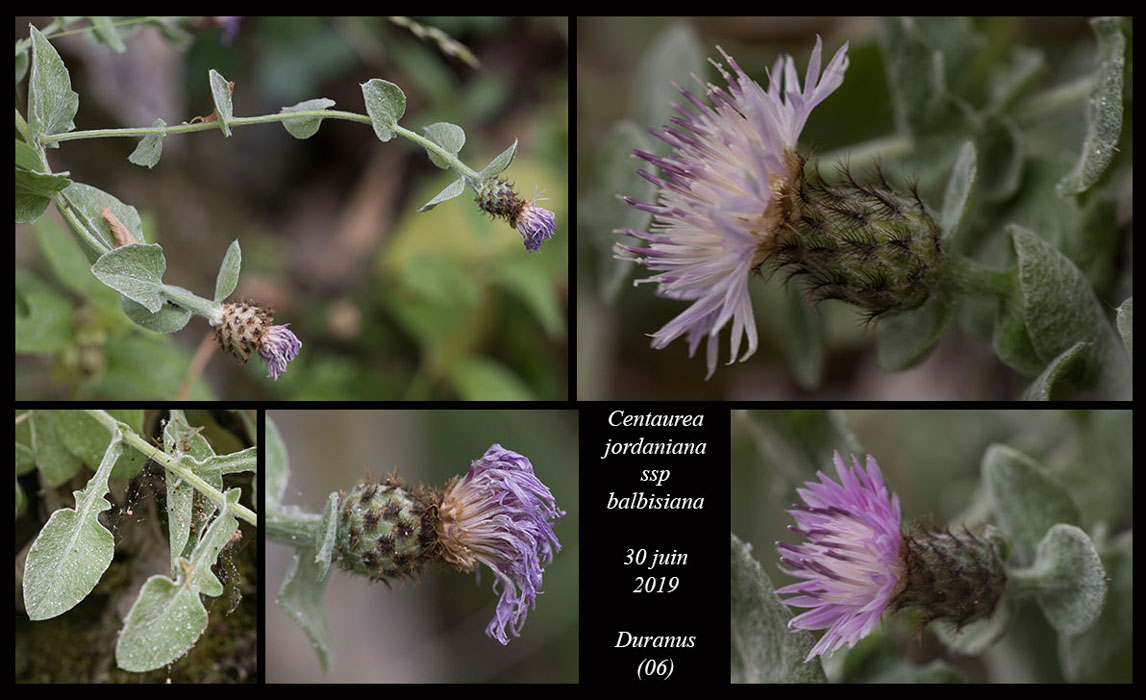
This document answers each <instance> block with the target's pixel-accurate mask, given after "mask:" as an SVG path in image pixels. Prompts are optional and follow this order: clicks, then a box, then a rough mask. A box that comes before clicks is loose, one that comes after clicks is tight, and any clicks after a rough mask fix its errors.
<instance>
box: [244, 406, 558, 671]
mask: <svg viewBox="0 0 1146 700" xmlns="http://www.w3.org/2000/svg"><path fill="white" fill-rule="evenodd" d="M267 416H268V418H269V419H270V420H273V421H274V422H275V424H276V425H277V426H278V429H279V432H280V434H281V435H282V438H283V441H284V442H285V444H286V448H287V452H288V455H289V457H290V468H291V476H290V481H289V483H288V485H287V490H286V494H285V496H284V499H283V500H284V503H286V504H294V505H298V506H299V507H301V508H303V509H304V510H307V511H310V512H321V510H322V507H323V504H324V503H325V501H326V496H327V495H328V494H329V493H330V492H331V491H337V490H340V489H342V490H349V489H350V488H352V487H353V486H354V485H355V484H357V483H359V482H360V481H361V480H362V479H363V477H364V476H365V474H366V471H367V470H369V472H370V474H371V475H372V476H373V477H374V478H375V479H382V478H384V477H385V476H386V475H387V474H389V473H390V472H392V471H394V470H397V471H398V473H399V474H400V475H401V476H402V477H403V478H404V479H406V480H407V481H408V482H410V483H411V484H414V485H416V484H418V483H419V482H421V483H424V484H426V485H427V486H433V487H440V486H442V485H443V484H445V483H446V481H448V480H449V479H450V478H452V477H454V476H459V475H462V474H464V473H465V472H466V471H467V470H468V469H469V465H470V462H471V461H473V460H475V459H478V458H479V457H481V456H482V454H484V453H485V451H486V450H487V449H488V448H489V446H490V445H491V444H493V443H495V442H496V443H500V444H501V445H502V447H505V448H507V449H511V450H513V451H515V452H518V453H520V454H523V455H525V456H526V457H528V458H529V460H530V462H531V463H532V464H533V468H534V472H535V473H536V475H537V477H538V478H539V479H541V481H542V482H543V483H545V485H546V486H548V487H549V489H550V490H551V491H552V492H553V495H554V498H555V499H556V502H557V506H558V507H559V508H561V509H562V510H564V511H565V512H566V515H565V517H564V518H562V519H561V520H560V521H559V522H558V523H557V525H556V526H555V527H554V531H555V532H556V534H557V537H558V539H559V540H560V542H561V547H562V549H561V551H560V552H559V553H557V554H556V555H555V556H554V559H553V563H552V564H551V565H550V566H548V567H546V570H545V575H544V579H545V580H544V586H543V589H542V590H543V593H542V594H541V595H539V596H538V597H537V602H536V608H535V609H534V610H531V611H530V613H529V617H528V618H527V619H526V622H525V626H524V628H523V630H522V636H521V637H518V638H511V640H510V643H509V644H508V645H507V646H502V645H501V644H499V643H498V642H496V641H494V640H492V639H490V638H488V637H486V636H485V628H486V625H488V624H489V621H490V619H492V617H493V613H494V609H495V607H496V604H497V596H496V595H495V594H494V593H493V591H492V590H491V587H492V586H493V581H494V578H493V576H492V575H491V574H490V572H489V571H488V570H485V571H482V573H481V579H480V583H476V582H475V579H474V576H472V575H468V574H463V573H456V572H451V571H447V572H443V573H429V574H426V575H425V576H423V577H422V580H421V583H418V584H414V583H409V582H408V583H404V584H394V585H393V590H387V588H386V586H384V585H383V584H380V583H371V582H370V581H369V580H368V579H366V578H364V577H360V576H353V575H350V574H346V573H343V572H341V571H338V572H335V573H334V575H333V576H332V577H331V579H330V582H329V584H328V586H327V590H326V611H327V617H328V620H329V623H330V631H331V636H332V639H333V647H334V663H333V666H332V668H331V671H330V673H329V674H326V675H324V674H323V673H322V670H321V667H320V666H319V662H318V657H317V655H316V654H315V652H314V649H313V648H312V647H311V645H310V641H309V640H308V638H307V637H306V635H305V634H304V633H303V632H302V630H301V629H300V628H299V627H298V626H297V625H295V623H294V622H293V621H292V620H291V619H290V618H289V617H288V616H287V615H286V613H284V612H283V611H282V609H280V608H279V607H278V606H277V605H275V603H274V599H275V592H276V591H278V589H279V587H280V586H281V585H282V579H283V574H284V573H285V572H286V569H287V566H288V565H289V563H290V559H291V556H293V550H292V549H291V548H290V547H287V546H283V545H279V544H277V543H273V542H271V543H268V544H267V553H266V566H267V569H266V570H267V578H266V582H267V584H266V585H267V587H268V588H267V596H266V618H265V619H266V642H267V647H266V649H267V667H266V678H267V681H268V682H271V683H280V682H307V681H331V682H340V683H345V682H350V683H353V682H379V681H384V682H412V683H415V682H463V683H471V682H533V683H551V682H566V683H574V682H576V681H577V669H578V615H579V608H578V603H579V588H578V578H579V561H580V547H579V540H578V531H579V517H580V508H579V502H578V493H579V492H578V476H579V475H578V460H577V414H576V412H574V411H527V412H526V411H488V410H485V411H268V413H267Z"/></svg>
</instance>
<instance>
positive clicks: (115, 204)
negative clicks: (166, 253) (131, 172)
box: [63, 182, 147, 252]
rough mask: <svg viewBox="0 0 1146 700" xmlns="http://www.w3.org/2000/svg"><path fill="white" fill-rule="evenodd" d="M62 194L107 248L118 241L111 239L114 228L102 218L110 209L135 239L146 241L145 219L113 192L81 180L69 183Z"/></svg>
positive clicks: (91, 233)
mask: <svg viewBox="0 0 1146 700" xmlns="http://www.w3.org/2000/svg"><path fill="white" fill-rule="evenodd" d="M63 195H64V199H65V200H67V202H68V204H69V205H70V206H71V207H72V208H73V209H74V210H75V213H76V216H77V218H79V219H80V221H81V223H82V224H83V225H84V229H85V230H87V232H88V233H89V234H90V235H91V236H92V237H93V238H95V239H96V240H98V241H99V242H100V243H102V244H103V246H104V249H105V250H110V249H112V248H114V247H115V241H114V240H113V239H112V236H111V231H110V229H108V225H107V222H106V221H105V220H104V218H103V210H104V209H110V210H111V211H112V213H113V214H115V216H116V218H118V219H119V220H120V221H121V222H122V223H123V225H124V226H126V227H127V230H128V231H131V235H132V236H134V237H135V240H137V241H139V242H140V243H145V242H146V241H147V239H146V238H145V237H144V235H143V221H142V220H141V219H140V218H139V212H138V211H137V210H136V208H135V207H133V206H131V205H130V204H124V203H123V202H121V201H119V199H117V198H116V197H114V196H113V195H110V194H108V193H107V192H104V191H103V190H101V189H99V188H96V187H92V186H91V185H85V184H83V183H80V182H73V183H72V184H70V185H68V187H67V188H65V189H64V191H63ZM100 252H103V251H100Z"/></svg>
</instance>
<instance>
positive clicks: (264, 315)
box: [211, 302, 302, 381]
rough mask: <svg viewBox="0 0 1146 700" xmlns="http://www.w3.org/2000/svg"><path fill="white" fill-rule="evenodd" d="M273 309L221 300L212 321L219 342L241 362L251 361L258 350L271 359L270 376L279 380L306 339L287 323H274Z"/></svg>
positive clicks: (262, 356)
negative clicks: (226, 302)
mask: <svg viewBox="0 0 1146 700" xmlns="http://www.w3.org/2000/svg"><path fill="white" fill-rule="evenodd" d="M274 320H275V315H274V312H273V311H271V310H270V309H266V308H263V307H261V306H258V305H257V304H251V303H247V302H235V303H231V304H220V305H219V306H218V307H216V309H215V316H214V318H212V319H211V325H212V326H213V327H214V329H215V337H216V338H218V340H219V345H220V346H221V347H222V348H223V349H224V350H226V351H227V352H229V353H231V354H232V355H233V356H234V357H235V359H236V360H238V361H239V364H243V365H245V364H247V360H248V359H250V357H251V353H252V352H256V351H257V352H258V353H259V357H261V358H263V362H266V363H267V376H269V377H270V378H271V379H274V380H275V381H278V378H279V375H281V374H282V373H283V372H286V368H287V363H288V362H290V361H291V360H293V359H294V358H295V355H297V354H298V351H299V350H300V349H301V348H302V342H301V341H300V340H299V339H298V337H296V336H295V334H294V333H291V332H290V331H289V330H287V325H290V324H286V325H282V326H276V325H274Z"/></svg>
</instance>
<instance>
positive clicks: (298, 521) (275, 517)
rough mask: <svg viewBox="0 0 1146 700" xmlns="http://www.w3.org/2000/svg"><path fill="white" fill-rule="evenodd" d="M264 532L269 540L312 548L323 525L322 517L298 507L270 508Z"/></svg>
mask: <svg viewBox="0 0 1146 700" xmlns="http://www.w3.org/2000/svg"><path fill="white" fill-rule="evenodd" d="M265 513H266V521H265V522H264V523H263V532H264V534H265V535H266V537H267V539H270V540H274V541H275V542H282V543H283V544H291V545H294V546H296V547H297V546H300V545H303V546H310V547H313V546H314V543H315V534H316V533H317V532H318V528H319V526H320V525H321V524H322V515H320V514H318V513H307V512H306V511H304V510H302V509H301V508H298V507H297V506H282V505H280V506H275V507H268V508H267V509H266V511H265Z"/></svg>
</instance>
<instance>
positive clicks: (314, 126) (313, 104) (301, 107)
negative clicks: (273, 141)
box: [282, 97, 334, 139]
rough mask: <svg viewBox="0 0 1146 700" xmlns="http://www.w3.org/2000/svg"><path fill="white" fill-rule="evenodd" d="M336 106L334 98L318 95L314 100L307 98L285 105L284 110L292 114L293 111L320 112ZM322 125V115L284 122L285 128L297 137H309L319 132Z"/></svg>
mask: <svg viewBox="0 0 1146 700" xmlns="http://www.w3.org/2000/svg"><path fill="white" fill-rule="evenodd" d="M333 106H334V100H331V99H329V98H326V97H318V98H315V99H313V100H306V101H305V102H299V103H298V104H296V105H292V106H290V107H283V108H282V111H283V112H286V113H287V114H290V113H291V112H318V111H321V110H324V109H330V108H331V107H333ZM320 126H322V117H308V118H306V119H288V120H286V121H284V122H283V128H285V129H286V130H287V133H289V134H290V135H291V136H293V137H295V138H296V139H309V138H310V137H311V136H314V135H315V134H317V133H318V127H320Z"/></svg>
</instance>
